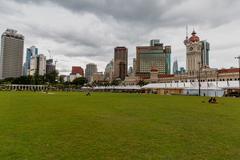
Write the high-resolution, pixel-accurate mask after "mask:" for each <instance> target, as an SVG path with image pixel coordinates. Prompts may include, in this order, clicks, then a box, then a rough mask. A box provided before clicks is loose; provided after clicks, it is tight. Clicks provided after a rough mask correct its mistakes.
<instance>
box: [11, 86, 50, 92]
mask: <svg viewBox="0 0 240 160" xmlns="http://www.w3.org/2000/svg"><path fill="white" fill-rule="evenodd" d="M7 89H8V90H21V91H45V90H48V86H47V85H8V86H7Z"/></svg>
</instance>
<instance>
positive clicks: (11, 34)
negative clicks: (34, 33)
mask: <svg viewBox="0 0 240 160" xmlns="http://www.w3.org/2000/svg"><path fill="white" fill-rule="evenodd" d="M1 40H2V44H1V54H0V79H5V78H16V77H20V76H22V71H23V69H22V68H23V49H24V36H23V35H21V34H18V33H17V31H16V30H13V29H7V30H6V31H5V32H4V33H3V34H2V39H1Z"/></svg>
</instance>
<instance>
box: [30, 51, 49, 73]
mask: <svg viewBox="0 0 240 160" xmlns="http://www.w3.org/2000/svg"><path fill="white" fill-rule="evenodd" d="M45 74H46V56H44V55H43V54H40V55H37V56H33V57H32V58H31V63H30V75H31V76H34V75H40V76H44V75H45Z"/></svg>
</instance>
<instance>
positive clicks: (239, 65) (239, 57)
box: [235, 56, 240, 97]
mask: <svg viewBox="0 0 240 160" xmlns="http://www.w3.org/2000/svg"><path fill="white" fill-rule="evenodd" d="M235 59H238V82H239V86H238V87H239V88H238V94H239V97H240V56H238V57H235Z"/></svg>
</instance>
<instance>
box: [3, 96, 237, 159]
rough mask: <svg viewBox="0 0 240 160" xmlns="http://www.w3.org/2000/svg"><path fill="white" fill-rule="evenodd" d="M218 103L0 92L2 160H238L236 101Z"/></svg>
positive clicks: (175, 99) (173, 97) (174, 97)
mask: <svg viewBox="0 0 240 160" xmlns="http://www.w3.org/2000/svg"><path fill="white" fill-rule="evenodd" d="M218 100H219V103H218V104H215V105H210V104H208V103H206V101H207V98H203V97H201V98H199V97H181V96H179V97H177V96H159V95H138V94H110V93H94V94H93V95H92V96H90V97H87V96H85V95H84V94H82V93H54V94H48V95H47V94H43V93H30V92H29V93H28V92H24V93H21V92H17V93H16V92H0V159H1V160H5V159H9V160H18V159H19V160H25V159H28V160H73V159H74V160H75V159H77V160H85V159H89V160H94V159H101V160H128V159H129V160H141V159H144V160H145V159H146V160H159V159H160V160H208V159H209V160H239V159H240V99H224V98H223V99H218ZM204 101H205V103H204Z"/></svg>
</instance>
